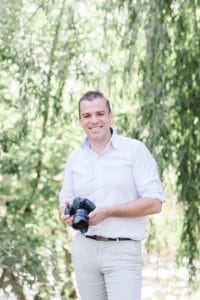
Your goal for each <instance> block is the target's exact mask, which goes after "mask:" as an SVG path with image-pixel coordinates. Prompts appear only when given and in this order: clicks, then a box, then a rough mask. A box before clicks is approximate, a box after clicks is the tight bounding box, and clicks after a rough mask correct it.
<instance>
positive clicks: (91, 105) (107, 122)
mask: <svg viewBox="0 0 200 300" xmlns="http://www.w3.org/2000/svg"><path fill="white" fill-rule="evenodd" d="M79 121H80V124H81V126H82V128H83V129H84V130H85V132H86V134H87V136H88V138H89V139H90V140H91V141H93V142H101V141H102V142H104V141H106V140H107V139H108V138H109V137H110V126H111V123H112V114H111V113H109V110H108V107H107V105H106V101H105V99H103V98H97V99H95V100H93V101H87V100H84V101H82V102H81V103H80V117H79Z"/></svg>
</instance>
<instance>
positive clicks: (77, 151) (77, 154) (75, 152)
mask: <svg viewBox="0 0 200 300" xmlns="http://www.w3.org/2000/svg"><path fill="white" fill-rule="evenodd" d="M82 155H83V148H82V147H81V146H79V147H78V148H76V149H74V150H72V151H71V152H70V153H69V154H68V156H67V161H68V162H73V161H76V160H77V159H78V158H79V157H80V156H82Z"/></svg>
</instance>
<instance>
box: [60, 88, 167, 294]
mask: <svg viewBox="0 0 200 300" xmlns="http://www.w3.org/2000/svg"><path fill="white" fill-rule="evenodd" d="M79 121H80V125H81V126H82V128H83V129H84V131H85V132H86V135H87V137H86V139H85V140H84V141H83V142H82V143H81V145H80V147H79V148H78V149H76V150H75V151H73V152H72V153H71V154H70V155H69V157H68V160H67V163H66V167H65V174H64V180H63V184H62V188H61V191H60V195H59V200H60V215H61V219H62V220H63V221H64V223H65V224H67V225H69V226H71V225H72V220H73V216H72V217H70V216H69V215H65V214H64V208H65V207H66V206H69V205H71V203H72V200H73V199H74V198H75V197H81V198H87V199H89V200H91V201H93V202H94V203H95V205H96V208H95V209H94V210H93V211H92V212H90V214H89V228H88V231H87V232H86V233H85V234H81V233H80V232H79V231H77V234H76V236H75V239H74V242H73V248H72V262H73V265H74V271H75V276H76V281H77V287H78V291H79V294H80V298H81V299H82V300H139V299H141V277H142V276H141V240H143V239H144V238H145V216H147V215H151V214H155V213H159V212H160V211H161V207H162V202H163V201H164V196H163V190H162V186H161V183H160V179H159V175H158V171H157V166H156V162H155V160H154V158H153V157H152V155H151V154H150V152H149V151H148V149H147V148H146V147H145V146H144V144H143V143H141V142H139V141H138V140H134V139H130V138H127V137H122V136H118V135H117V134H116V132H115V131H114V130H113V129H112V127H111V124H112V112H111V108H110V103H109V101H108V100H107V98H106V97H105V96H104V95H103V94H102V93H100V92H96V91H94V92H93V91H91V92H87V93H86V94H85V95H83V97H82V98H81V99H80V101H79Z"/></svg>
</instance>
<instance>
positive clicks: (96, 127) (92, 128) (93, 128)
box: [89, 126, 103, 130]
mask: <svg viewBox="0 0 200 300" xmlns="http://www.w3.org/2000/svg"><path fill="white" fill-rule="evenodd" d="M102 127H103V126H95V127H90V128H89V129H90V130H95V129H98V128H102Z"/></svg>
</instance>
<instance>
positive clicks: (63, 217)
mask: <svg viewBox="0 0 200 300" xmlns="http://www.w3.org/2000/svg"><path fill="white" fill-rule="evenodd" d="M69 205H70V203H69V202H65V204H64V205H63V206H61V207H59V214H60V218H61V220H62V221H63V222H64V223H65V224H66V225H69V226H72V219H73V217H71V216H70V215H65V208H66V207H69Z"/></svg>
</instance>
